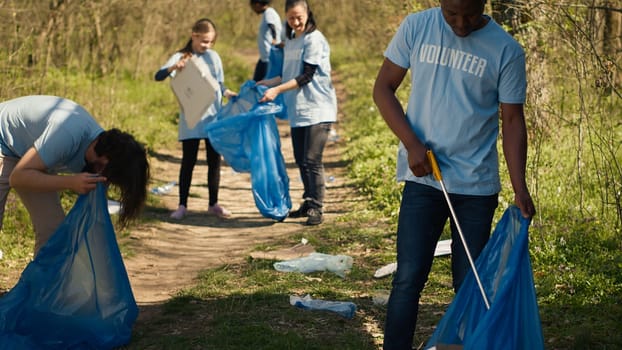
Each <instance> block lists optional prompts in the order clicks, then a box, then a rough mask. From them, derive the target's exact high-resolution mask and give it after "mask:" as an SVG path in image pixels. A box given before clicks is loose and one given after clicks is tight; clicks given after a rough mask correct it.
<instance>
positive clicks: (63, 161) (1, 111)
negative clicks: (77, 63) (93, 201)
mask: <svg viewBox="0 0 622 350" xmlns="http://www.w3.org/2000/svg"><path fill="white" fill-rule="evenodd" d="M103 131H104V130H103V129H102V127H101V126H99V124H97V122H96V121H95V119H93V117H92V116H91V115H90V114H89V113H88V112H87V111H86V110H85V109H84V108H83V107H82V106H80V105H78V104H77V103H75V102H73V101H71V100H67V99H64V98H61V97H56V96H43V95H37V96H24V97H19V98H16V99H13V100H9V101H6V102H3V103H0V151H1V152H2V154H3V155H5V156H9V157H16V158H21V157H22V156H23V155H24V154H25V153H26V151H28V150H29V149H30V148H31V147H33V146H34V148H35V149H36V150H37V152H38V153H39V156H40V157H41V160H43V163H44V164H45V166H46V167H47V168H48V170H49V171H50V172H73V173H78V172H81V171H82V170H83V169H84V166H85V165H86V161H85V158H84V157H85V155H86V150H87V148H88V147H89V145H90V144H91V143H92V142H93V141H94V140H95V139H96V138H97V136H98V135H99V134H101V133H102V132H103Z"/></svg>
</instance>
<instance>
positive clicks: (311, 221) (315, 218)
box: [306, 208, 324, 225]
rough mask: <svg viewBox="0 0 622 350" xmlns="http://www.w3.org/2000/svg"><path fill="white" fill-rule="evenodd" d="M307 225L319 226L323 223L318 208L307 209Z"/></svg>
mask: <svg viewBox="0 0 622 350" xmlns="http://www.w3.org/2000/svg"><path fill="white" fill-rule="evenodd" d="M306 214H307V215H306V216H307V222H306V224H307V225H319V224H321V223H322V222H324V217H323V216H322V210H321V209H319V208H309V210H307V213H306Z"/></svg>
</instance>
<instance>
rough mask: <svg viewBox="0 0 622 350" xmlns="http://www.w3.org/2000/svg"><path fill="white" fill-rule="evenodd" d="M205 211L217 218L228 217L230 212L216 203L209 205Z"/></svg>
mask: <svg viewBox="0 0 622 350" xmlns="http://www.w3.org/2000/svg"><path fill="white" fill-rule="evenodd" d="M207 213H208V214H210V215H216V216H218V217H219V218H228V217H230V216H231V212H230V211H228V210H227V209H225V208H223V207H221V206H220V205H218V203H216V204H214V205H210V206H209V208H207Z"/></svg>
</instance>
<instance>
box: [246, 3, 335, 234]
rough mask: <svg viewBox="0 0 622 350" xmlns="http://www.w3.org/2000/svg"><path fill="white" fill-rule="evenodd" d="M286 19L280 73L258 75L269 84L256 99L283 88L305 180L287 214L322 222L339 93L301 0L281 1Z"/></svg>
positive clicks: (267, 97)
mask: <svg viewBox="0 0 622 350" xmlns="http://www.w3.org/2000/svg"><path fill="white" fill-rule="evenodd" d="M285 13H286V18H287V24H286V26H285V32H286V39H285V46H284V52H283V55H284V61H283V71H282V75H281V76H278V77H275V78H273V79H268V80H263V81H259V82H258V84H263V85H267V86H269V87H270V88H268V89H267V90H266V91H265V93H264V96H263V97H262V99H261V100H260V102H264V101H273V100H274V99H275V98H276V97H277V96H278V95H279V94H283V97H284V101H285V107H286V109H287V119H288V120H289V123H290V126H291V138H292V145H293V149H294V159H295V161H296V165H297V166H298V168H299V170H300V176H301V178H302V183H303V186H304V192H303V195H302V197H303V200H304V201H303V203H302V204H301V205H300V207H299V208H298V209H297V210H294V211H291V212H290V213H289V217H292V218H299V217H307V221H306V224H307V225H319V224H321V223H322V222H323V204H324V194H325V190H326V186H325V183H324V164H323V162H322V156H323V153H324V146H325V145H326V141H327V139H328V135H329V132H330V129H331V127H332V124H333V123H335V122H336V120H337V97H336V94H335V89H334V87H333V83H332V80H331V65H330V46H329V45H328V42H327V41H326V38H325V37H324V35H323V34H322V33H321V32H320V31H319V30H318V29H317V27H316V23H315V18H314V17H313V13H312V12H311V9H310V7H309V3H308V2H307V1H305V0H287V1H286V2H285Z"/></svg>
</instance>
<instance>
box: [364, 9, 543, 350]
mask: <svg viewBox="0 0 622 350" xmlns="http://www.w3.org/2000/svg"><path fill="white" fill-rule="evenodd" d="M485 3H486V0H440V7H436V8H432V9H428V10H425V11H421V12H418V13H414V14H410V15H409V16H407V17H406V18H405V19H404V20H403V21H402V23H401V25H400V27H399V29H398V31H397V33H396V34H395V35H394V37H393V39H392V40H391V42H390V43H389V45H388V47H387V49H386V51H385V52H384V55H385V59H384V62H383V64H382V66H381V68H380V71H379V72H378V76H377V78H376V81H375V84H374V87H373V98H374V101H375V103H376V105H377V106H378V109H379V111H380V114H381V115H382V117H383V118H384V120H385V122H386V123H387V125H388V126H389V128H390V129H391V130H392V131H393V133H395V135H396V136H397V137H398V139H399V140H400V144H399V148H398V164H397V177H398V180H400V181H405V185H404V189H403V194H402V202H401V207H400V214H399V219H398V228H397V271H396V272H395V275H394V277H393V288H392V291H391V295H390V298H389V303H388V306H387V318H386V324H385V336H384V349H387V350H388V349H411V347H412V342H413V337H414V332H415V326H416V322H417V314H418V308H419V297H420V295H421V291H422V290H423V287H424V285H425V283H426V281H427V279H428V274H429V272H430V269H431V266H432V261H433V259H434V250H435V247H436V244H437V241H438V239H439V238H440V235H441V233H442V231H443V227H444V226H445V224H446V222H447V220H448V218H450V212H449V208H448V205H447V203H446V201H445V198H444V195H443V192H442V191H441V188H440V185H439V183H438V181H437V180H435V178H434V177H433V176H432V175H431V172H432V168H431V165H430V162H429V160H428V158H427V156H426V152H427V151H428V150H431V151H433V153H434V154H435V156H436V159H437V161H438V165H439V167H440V170H441V172H442V176H443V181H444V183H445V186H446V189H447V191H448V192H449V196H450V198H451V202H452V204H453V206H454V209H455V212H456V214H457V217H458V222H459V224H460V226H461V228H462V230H463V233H464V235H465V238H466V241H467V242H466V243H467V245H468V247H469V251H470V253H471V255H472V257H473V259H474V260H475V259H476V258H477V257H478V256H479V254H480V252H481V251H482V249H483V248H484V246H485V245H486V242H487V241H488V239H489V236H490V229H491V224H492V219H493V215H494V213H495V210H496V208H497V205H498V193H499V192H500V190H501V184H500V178H499V166H498V154H497V138H498V134H499V112H500V114H501V116H500V117H501V124H502V125H501V131H502V136H503V137H502V140H503V153H504V155H505V160H506V163H507V166H508V171H509V175H510V179H511V183H512V187H513V190H514V199H515V203H516V205H517V206H518V208H520V210H521V212H522V215H523V216H525V217H531V216H533V215H534V213H535V208H534V204H533V201H532V198H531V195H530V194H529V190H528V189H527V184H526V180H525V168H526V158H527V132H526V125H525V116H524V113H523V104H524V102H525V96H526V73H525V69H526V68H525V54H524V51H523V49H522V48H521V46H520V45H519V44H518V43H517V42H516V41H515V40H514V39H513V38H512V37H511V36H510V35H509V34H508V33H506V32H505V31H504V30H503V29H502V28H501V26H499V25H498V24H497V23H495V22H494V21H493V20H492V19H491V18H490V17H489V16H487V15H485V14H484V6H485ZM409 69H410V71H411V84H412V85H411V86H412V87H411V91H410V96H409V99H408V105H407V108H406V112H404V109H403V108H402V105H401V104H400V102H399V100H398V98H397V96H396V90H397V89H398V87H399V86H400V84H401V83H402V81H403V79H404V77H405V76H406V73H407V71H408V70H409ZM451 235H452V246H451V248H452V262H451V268H452V276H453V287H454V291H458V289H459V288H460V285H461V283H462V281H463V279H464V277H465V276H466V274H467V273H468V271H469V270H470V265H469V262H468V258H467V256H466V253H465V250H464V248H463V245H462V243H461V241H460V236H459V234H458V232H457V229H456V227H455V223H454V222H453V220H452V221H451Z"/></svg>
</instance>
